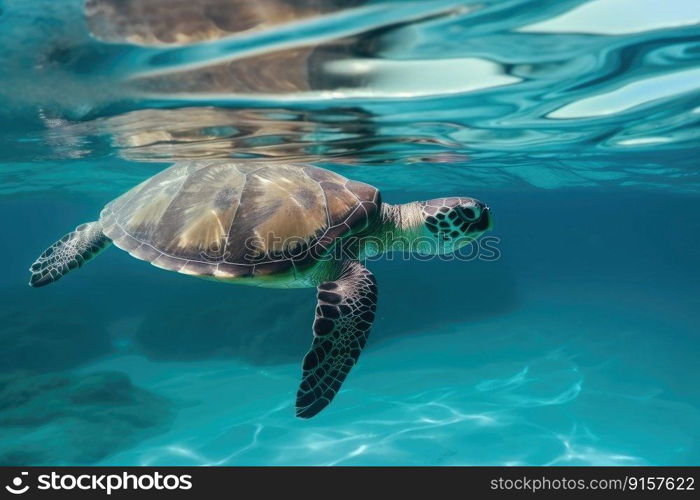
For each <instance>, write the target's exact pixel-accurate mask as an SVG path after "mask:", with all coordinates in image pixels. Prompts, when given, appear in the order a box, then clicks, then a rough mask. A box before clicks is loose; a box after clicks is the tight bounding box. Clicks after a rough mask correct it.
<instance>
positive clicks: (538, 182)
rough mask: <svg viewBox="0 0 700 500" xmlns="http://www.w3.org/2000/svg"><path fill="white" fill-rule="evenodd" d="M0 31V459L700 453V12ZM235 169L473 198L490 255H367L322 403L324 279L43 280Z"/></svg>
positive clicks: (187, 460) (310, 9) (266, 17)
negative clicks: (161, 186)
mask: <svg viewBox="0 0 700 500" xmlns="http://www.w3.org/2000/svg"><path fill="white" fill-rule="evenodd" d="M0 44H1V45H2V48H3V50H2V51H1V52H0V68H2V69H1V70H0V117H2V120H0V132H1V133H0V150H1V151H2V157H0V220H2V222H3V234H4V235H5V237H4V238H1V239H0V262H2V263H3V267H2V270H3V273H2V277H3V279H2V280H0V464H11V465H20V464H32V465H40V464H52V465H53V464H101V465H116V464H119V465H132V464H143V465H184V464H198V465H205V464H206V465H211V464H225V465H251V464H275V465H294V464H313V465H333V464H338V465H350V464H372V465H379V464H381V465H389V464H406V465H409V464H411V465H422V464H430V465H465V464H466V465H477V464H479V465H482V464H502V465H546V464H551V465H575V464H597V465H606V464H610V465H630V464H663V465H668V464H700V392H699V390H698V387H700V384H698V380H700V368H699V365H698V363H697V355H698V352H700V341H699V340H698V331H700V313H699V311H700V302H699V299H698V298H699V297H700V288H699V286H700V285H699V284H700V265H698V264H700V253H699V250H698V249H700V241H698V235H700V218H698V216H697V215H698V202H699V199H700V175H699V173H698V172H699V171H698V160H697V158H698V153H699V151H700V134H699V132H698V131H699V130H700V127H698V122H699V120H700V7H699V5H698V2H697V1H696V0H665V1H664V2H658V1H655V0H559V1H556V2H552V1H545V0H479V1H470V0H463V1H457V0H430V1H425V0H415V1H408V0H403V1H402V0H395V1H390V0H387V1H374V0H298V1H297V0H255V1H244V0H187V1H185V0H139V1H137V0H87V1H84V0H63V1H61V2H56V1H53V0H4V1H2V0H0ZM212 159H215V160H216V161H221V160H222V159H234V160H235V161H236V162H237V164H238V163H240V164H241V165H246V166H245V168H249V169H256V168H258V167H259V166H260V165H261V164H263V163H262V162H264V165H267V166H268V167H266V168H270V169H274V168H275V167H276V166H280V165H289V164H294V163H312V164H314V165H316V166H320V167H325V168H327V169H329V170H333V171H335V172H336V173H339V174H340V175H342V176H344V177H347V178H349V179H351V180H355V181H360V182H365V183H367V184H370V185H371V186H375V187H376V188H378V189H379V190H380V191H381V198H382V202H383V203H389V204H392V205H393V204H399V203H406V202H409V201H413V200H426V199H431V198H436V197H445V196H473V197H475V198H478V199H481V200H484V201H485V202H486V203H488V206H489V207H490V212H489V213H490V214H491V215H492V216H493V222H494V226H493V231H492V232H491V233H489V234H490V235H493V236H494V237H496V238H497V245H496V246H497V252H496V253H495V255H497V258H495V259H490V260H484V259H480V258H478V256H475V257H474V258H473V259H467V260H469V261H468V262H465V261H464V260H462V261H450V260H449V259H446V258H442V257H440V258H438V257H436V258H433V259H431V260H427V261H421V260H417V259H414V260H412V261H407V260H405V259H404V258H403V257H402V256H396V255H395V256H394V257H391V256H386V257H384V258H383V259H378V260H377V261H376V262H372V266H371V269H372V273H373V274H374V275H375V277H376V282H377V287H378V288H379V289H381V298H380V299H379V300H378V303H377V307H376V314H375V311H374V310H373V311H372V317H374V318H375V319H374V321H375V322H374V326H373V327H372V333H371V335H370V336H369V337H367V338H366V340H367V343H366V347H365V348H364V349H363V354H362V356H361V359H360V361H359V363H358V366H357V367H356V368H354V369H353V370H352V373H351V374H350V375H349V376H348V378H347V380H346V381H345V382H344V384H343V387H342V388H341V390H340V392H339V395H338V397H337V398H336V399H335V400H334V402H333V403H332V404H330V405H328V407H327V408H326V409H324V411H323V412H321V413H319V414H318V415H317V416H314V418H312V419H308V420H301V419H297V418H295V394H296V391H297V390H298V387H299V380H300V377H301V376H302V373H303V371H302V370H303V369H302V366H301V362H300V360H302V359H303V358H304V354H305V353H307V352H308V350H309V345H310V343H311V341H312V320H313V318H314V306H315V304H316V302H315V300H314V299H315V293H316V291H315V290H313V289H301V290H288V289H285V290H267V289H263V288H259V287H240V286H233V285H229V284H221V283H214V282H207V281H204V280H195V279H193V278H191V277H187V276H182V275H178V274H176V273H168V272H165V271H162V270H158V269H155V268H153V267H152V266H149V265H147V264H146V263H144V262H139V261H137V260H135V259H131V258H129V256H128V255H127V254H126V253H124V252H118V251H116V250H115V249H114V248H112V249H111V250H107V251H105V252H103V253H101V254H100V257H99V259H95V260H94V262H92V261H91V263H90V264H88V265H85V266H84V267H83V268H81V270H80V271H79V272H78V271H76V272H75V273H73V272H71V273H70V275H69V276H65V277H64V278H62V279H61V281H60V283H57V284H55V285H51V286H47V287H43V288H41V289H30V288H29V287H27V286H26V282H27V280H28V278H29V274H28V272H27V268H28V267H29V266H30V265H31V262H32V260H33V259H34V258H36V256H37V255H40V254H41V252H42V251H43V250H44V249H46V248H47V247H48V245H50V244H51V242H52V241H53V240H55V238H56V237H58V236H60V235H61V234H66V233H67V232H69V231H71V230H73V229H74V228H75V227H76V226H78V225H79V224H81V223H83V222H85V221H95V220H96V219H97V217H98V215H99V214H100V211H101V210H102V209H103V208H104V207H105V205H107V204H108V203H109V202H110V201H111V200H114V199H116V198H118V197H119V196H120V195H122V194H123V193H124V192H126V191H128V190H129V189H131V188H132V187H134V186H136V185H137V184H139V183H141V182H143V181H145V180H146V179H149V178H150V177H152V176H153V175H155V174H157V173H159V172H162V171H164V169H165V168H166V167H167V166H169V165H171V164H172V163H173V162H176V161H179V160H188V161H190V160H192V161H196V162H206V161H209V160H212ZM184 164H187V163H184ZM180 165H183V164H180ZM176 168H177V167H176ZM242 168H243V167H242ZM290 168H291V167H290ZM280 170H281V167H280ZM209 184H211V183H209ZM209 184H207V183H204V184H203V186H206V187H207V189H208V188H209V187H210V186H209ZM203 189H204V188H203ZM212 189H216V186H214V187H213V188H212ZM263 191H265V190H263ZM266 192H269V191H266ZM158 194H159V193H158V192H157V190H156V192H154V193H153V197H152V198H153V200H154V201H155V202H157V197H158ZM160 194H162V193H160ZM195 198H196V196H195ZM149 199H151V196H150V195H149ZM194 201H197V200H194ZM287 201H288V202H289V207H292V205H293V203H294V200H292V199H288V200H287ZM336 201H337V200H336ZM156 204H157V203H156ZM283 206H285V207H286V205H283ZM289 207H286V208H284V210H282V211H283V212H284V211H286V210H287V209H288V208H289ZM229 208H230V207H229ZM292 208H293V207H292ZM294 210H297V209H296V208H295V209H294ZM288 211H289V212H290V213H291V212H293V210H291V209H289V210H288ZM285 213H287V212H285ZM150 215H152V214H150ZM137 218H138V217H137ZM307 219H308V217H306V218H305V217H304V216H303V213H302V214H299V213H296V215H295V217H294V223H295V224H299V225H304V224H309V223H311V222H313V221H311V220H310V219H308V220H307ZM282 220H287V219H285V218H284V217H282ZM444 225H447V226H449V223H447V222H446V223H445V224H444ZM207 227H209V228H211V227H213V226H211V225H209V226H207V225H202V224H199V223H197V224H193V228H192V229H193V231H194V232H193V233H191V234H190V233H188V235H189V236H195V235H196V231H198V230H201V229H203V228H204V229H206V228H207ZM441 227H442V226H441ZM157 228H158V229H159V230H164V227H163V226H161V225H157ZM433 229H435V228H433ZM173 241H175V240H173ZM49 257H50V256H49ZM40 267H41V266H40ZM38 270H39V271H40V270H41V269H38ZM35 271H37V270H35ZM321 311H322V312H323V311H328V309H325V310H321ZM331 314H332V311H331ZM375 316H376V317H375ZM363 335H364V333H363ZM363 338H364V337H363ZM311 361H313V360H311ZM311 361H309V365H307V367H306V368H307V369H309V370H310V369H311V368H313V366H311V364H313V363H312V362H311ZM302 392H303V391H302ZM300 397H301V398H304V395H303V394H301V395H300Z"/></svg>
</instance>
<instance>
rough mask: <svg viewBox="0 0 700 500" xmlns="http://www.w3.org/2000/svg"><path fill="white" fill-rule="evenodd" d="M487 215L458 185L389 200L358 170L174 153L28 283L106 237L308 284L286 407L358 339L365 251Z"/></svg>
mask: <svg viewBox="0 0 700 500" xmlns="http://www.w3.org/2000/svg"><path fill="white" fill-rule="evenodd" d="M490 226H491V218H490V215H489V209H488V207H487V206H486V205H484V203H482V202H480V201H478V200H476V199H474V198H466V197H448V198H437V199H434V200H429V201H420V202H412V203H406V204H403V205H389V204H388V203H382V202H381V198H380V194H379V191H378V190H377V189H376V188H374V187H372V186H370V185H368V184H364V183H362V182H357V181H353V180H349V179H347V178H345V177H343V176H341V175H339V174H337V173H334V172H331V171H328V170H325V169H322V168H318V167H314V166H310V165H294V164H279V163H271V162H252V163H247V164H246V163H241V162H232V161H229V160H220V161H211V160H209V161H198V162H180V163H176V164H174V165H173V166H171V167H169V168H167V169H165V170H163V171H162V172H160V173H158V174H157V175H155V176H153V177H151V178H150V179H147V180H145V181H144V182H142V183H141V184H139V185H138V186H136V187H134V188H133V189H131V190H129V191H127V192H126V193H125V194H123V195H121V196H120V197H119V198H117V199H115V200H114V201H112V202H110V203H109V204H107V206H105V208H104V209H103V210H102V212H101V214H100V218H99V220H97V221H94V222H87V223H85V224H82V225H80V226H78V227H77V228H76V229H75V231H73V232H71V233H68V234H67V235H65V236H64V237H63V238H61V239H60V240H59V241H57V242H56V243H54V244H53V245H51V246H50V247H49V248H48V249H47V250H46V251H44V253H43V254H42V255H41V256H40V257H39V258H38V259H37V260H36V262H34V264H33V265H32V266H31V268H30V271H31V273H32V276H31V281H30V282H29V284H30V285H31V286H33V287H40V286H44V285H48V284H49V283H53V282H54V281H57V280H58V279H60V278H61V277H62V276H63V275H64V274H66V273H68V272H69V271H71V270H72V269H75V268H78V267H80V266H82V265H83V264H84V263H85V262H87V261H88V260H90V259H92V258H93V257H94V256H96V255H97V254H98V253H99V252H101V251H102V250H104V249H105V248H107V247H108V246H109V245H110V243H114V244H115V245H116V246H117V247H119V248H121V249H123V250H126V251H127V252H129V253H130V254H131V255H132V256H134V257H136V258H138V259H142V260H146V261H149V262H151V263H152V264H153V265H155V266H157V267H160V268H163V269H168V270H171V271H177V272H180V273H184V274H189V275H193V276H198V277H202V278H209V279H213V280H217V281H224V282H229V283H239V284H249V285H256V286H264V287H275V288H288V287H292V288H294V287H316V288H317V307H316V314H315V318H314V322H313V342H312V345H311V348H310V350H309V352H308V353H307V354H306V356H305V357H304V361H303V376H302V381H301V385H300V386H299V390H298V393H297V399H296V414H297V416H299V417H302V418H309V417H312V416H314V415H316V414H317V413H318V412H319V411H321V410H322V409H323V408H325V407H326V406H327V405H328V404H329V403H330V402H331V400H332V399H333V398H334V397H335V395H336V393H337V392H338V390H339V389H340V386H341V384H342V383H343V381H344V380H345V377H346V376H347V374H348V373H349V372H350V369H351V368H352V367H353V366H354V365H355V363H356V362H357V360H358V357H359V356H360V352H361V350H362V348H363V347H364V345H365V342H366V340H367V336H368V334H369V331H370V327H371V326H372V322H373V320H374V315H375V308H376V302H377V285H376V281H375V278H374V276H373V275H372V273H371V272H370V271H369V270H368V269H367V268H366V267H365V266H364V265H363V264H362V261H363V260H365V261H366V260H367V256H368V255H370V254H372V255H376V254H377V253H380V252H387V251H395V250H403V251H409V252H410V251H414V250H416V249H417V248H418V251H420V252H423V253H425V252H431V253H435V254H444V253H451V252H456V251H457V250H458V249H459V248H461V247H462V246H464V245H466V244H468V243H469V242H471V241H474V240H475V239H476V238H477V237H479V236H480V235H481V234H482V233H483V232H484V231H486V230H488V229H489V228H490Z"/></svg>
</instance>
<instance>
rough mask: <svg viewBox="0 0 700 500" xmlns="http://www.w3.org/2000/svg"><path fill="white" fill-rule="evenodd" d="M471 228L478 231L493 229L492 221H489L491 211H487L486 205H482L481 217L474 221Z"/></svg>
mask: <svg viewBox="0 0 700 500" xmlns="http://www.w3.org/2000/svg"><path fill="white" fill-rule="evenodd" d="M473 227H475V228H476V229H478V230H479V231H488V230H489V229H492V228H493V220H492V219H491V211H490V210H489V207H488V205H483V204H482V206H481V217H479V220H478V221H476V223H475V224H474V226H473Z"/></svg>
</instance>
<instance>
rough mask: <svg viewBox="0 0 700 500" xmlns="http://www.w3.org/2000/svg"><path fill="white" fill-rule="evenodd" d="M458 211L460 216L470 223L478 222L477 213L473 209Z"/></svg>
mask: <svg viewBox="0 0 700 500" xmlns="http://www.w3.org/2000/svg"><path fill="white" fill-rule="evenodd" d="M457 211H458V212H459V215H461V216H462V218H463V219H466V220H468V221H473V220H476V217H477V215H476V212H475V211H474V209H473V208H471V207H458V208H457Z"/></svg>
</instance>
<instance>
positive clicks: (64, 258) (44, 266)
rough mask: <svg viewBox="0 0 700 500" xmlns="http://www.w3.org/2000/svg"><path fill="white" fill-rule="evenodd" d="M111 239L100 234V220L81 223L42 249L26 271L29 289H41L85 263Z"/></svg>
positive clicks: (105, 246)
mask: <svg viewBox="0 0 700 500" xmlns="http://www.w3.org/2000/svg"><path fill="white" fill-rule="evenodd" d="M111 243H112V240H110V239H109V238H107V237H106V236H105V235H104V234H103V233H102V224H100V223H99V221H95V222H88V223H86V224H81V225H80V226H78V227H76V228H75V231H73V232H72V233H68V234H67V235H65V236H64V237H63V238H61V239H60V240H58V241H57V242H56V243H54V244H53V245H51V246H50V247H49V248H47V249H46V250H44V253H42V254H41V255H40V256H39V258H38V259H36V261H35V262H34V264H32V267H30V268H29V271H30V272H31V273H32V277H31V279H30V280H29V286H33V287H40V286H44V285H48V284H49V283H53V282H54V281H58V280H59V279H61V277H62V276H63V275H64V274H66V273H68V272H70V271H71V270H73V269H75V268H78V267H80V266H82V265H83V264H85V263H86V262H87V261H88V260H90V259H92V258H93V257H94V256H96V255H97V254H98V253H100V252H101V251H102V250H104V249H105V248H107V247H108V246H109V245H110V244H111Z"/></svg>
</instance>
